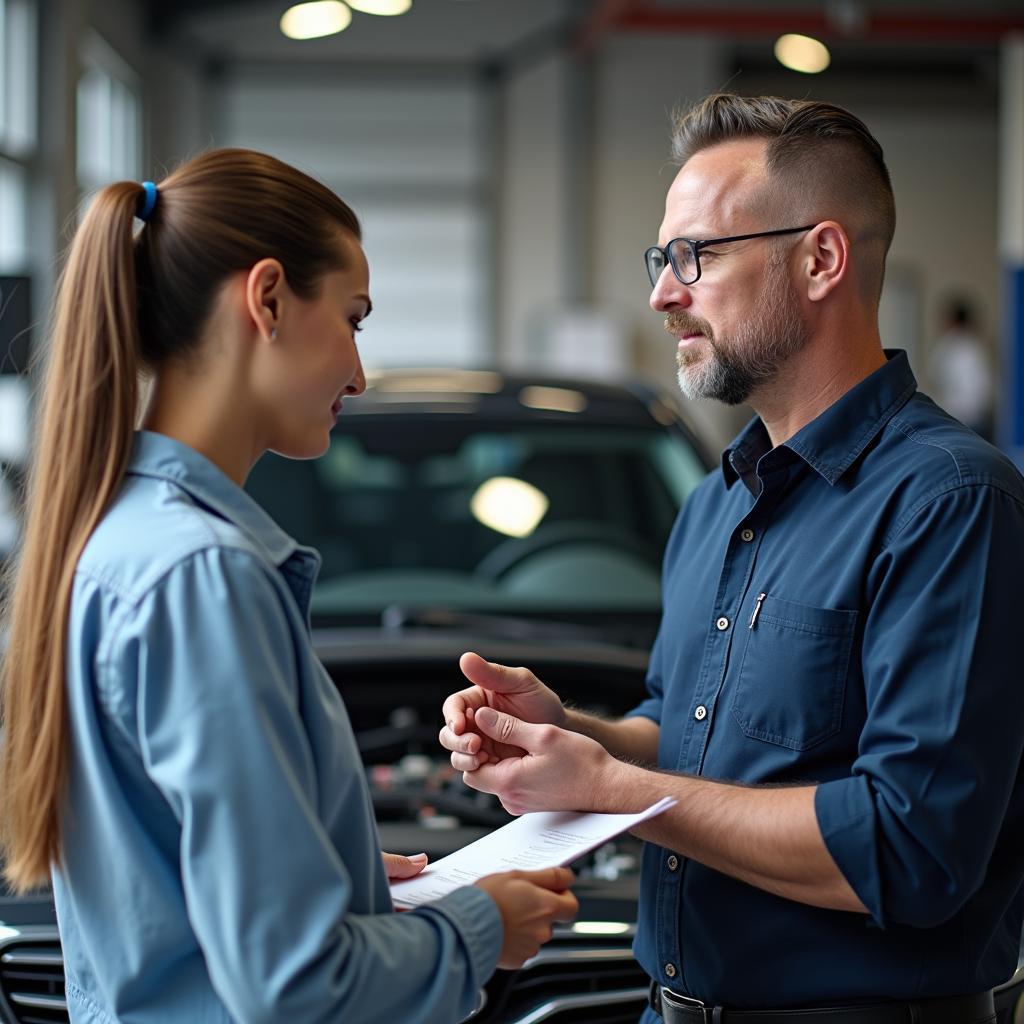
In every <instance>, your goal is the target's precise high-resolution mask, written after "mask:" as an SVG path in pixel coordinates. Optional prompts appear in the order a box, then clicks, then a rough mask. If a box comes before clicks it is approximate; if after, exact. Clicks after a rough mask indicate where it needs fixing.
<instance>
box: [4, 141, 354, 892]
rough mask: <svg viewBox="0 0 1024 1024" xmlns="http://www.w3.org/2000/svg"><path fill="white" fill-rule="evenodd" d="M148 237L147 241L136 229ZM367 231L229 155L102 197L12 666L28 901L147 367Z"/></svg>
mask: <svg viewBox="0 0 1024 1024" xmlns="http://www.w3.org/2000/svg"><path fill="white" fill-rule="evenodd" d="M136 213H138V214H139V216H141V217H144V218H145V227H143V228H142V230H141V231H140V232H139V233H138V235H137V236H134V237H133V226H134V225H133V219H134V217H135V216H136ZM345 238H355V239H357V240H358V239H359V238H360V227H359V220H358V218H357V217H356V215H355V214H354V213H353V212H352V210H351V209H350V208H349V207H348V206H347V205H346V204H345V203H344V202H342V200H341V199H339V198H338V197H337V196H336V195H335V194H334V193H333V192H332V191H331V190H330V189H329V188H327V187H326V186H324V185H323V184H321V183H320V182H318V181H315V180H314V179H313V178H310V177H309V176H308V175H306V174H303V173H302V172H301V171H298V170H296V169H295V168H294V167H290V166H289V165H288V164H285V163H282V162H281V161H280V160H276V159H275V158H274V157H271V156H267V155H266V154H264V153H256V152H253V151H252V150H246V149H221V150H213V151H211V152H209V153H204V154H202V155H201V156H198V157H196V158H195V159H193V160H190V161H189V162H188V163H186V164H184V165H183V166H181V167H179V168H178V169H177V170H176V171H174V173H172V174H171V175H169V176H168V177H167V178H165V179H164V180H163V181H162V182H160V185H159V197H157V188H156V186H154V185H153V184H152V183H151V182H146V183H144V184H143V185H141V186H140V185H137V184H134V183H132V182H120V183H119V184H116V185H110V186H109V187H107V188H105V189H104V190H103V191H102V192H101V193H100V194H99V195H98V196H97V197H96V199H95V200H94V201H93V203H92V206H91V207H90V209H89V211H88V213H87V214H86V217H85V220H84V221H83V223H82V225H81V227H80V228H79V230H78V233H77V235H76V237H75V241H74V243H73V245H72V247H71V253H70V256H69V257H68V262H67V266H66V268H65V270H64V273H63V274H62V275H61V281H60V284H59V286H58V291H57V300H56V307H55V314H54V326H53V338H52V343H51V347H50V352H49V360H48V365H47V370H46V375H45V381H44V386H43V396H42V403H41V408H39V409H38V410H37V417H36V421H37V423H38V424H39V429H38V431H37V441H36V444H35V450H34V453H33V466H32V469H31V471H30V474H29V486H28V501H27V512H26V517H25V527H24V537H23V542H22V546H21V552H20V558H19V560H18V566H17V571H16V577H15V580H14V583H13V585H12V586H10V587H9V588H8V591H7V593H8V606H7V608H6V609H5V613H6V614H5V616H4V619H5V623H6V625H7V638H8V639H7V650H6V655H5V657H4V661H3V666H2V668H0V716H2V723H3V729H4V740H3V744H2V748H0V853H2V854H3V856H4V858H5V865H4V875H5V877H6V879H7V882H8V883H9V884H10V885H11V886H12V887H13V888H14V889H15V890H16V891H19V892H20V891H24V890H26V889H29V888H31V887H33V886H36V885H38V884H40V883H44V882H46V881H48V879H49V874H50V867H51V864H52V863H53V862H54V861H56V860H57V859H58V858H59V855H60V828H59V822H60V810H61V801H62V799H63V794H64V788H65V781H66V778H67V765H68V755H67V748H68V726H67V703H66V695H65V689H64V687H65V666H66V659H67V651H68V623H69V619H70V612H71V594H72V586H73V581H74V574H75V568H76V566H77V564H78V559H79V557H80V556H81V554H82V550H83V549H84V547H85V545H86V542H87V541H88V540H89V537H90V535H91V534H92V532H93V530H95V529H96V526H97V525H98V523H99V521H100V519H101V518H102V517H103V515H104V513H105V512H106V510H107V508H108V507H109V506H110V503H111V502H112V501H113V499H114V497H115V496H116V494H117V492H118V490H119V488H120V486H121V483H122V480H123V479H124V475H125V471H126V469H127V466H128V460H129V458H130V455H131V446H132V435H133V431H134V428H135V423H136V416H137V411H138V410H137V407H138V405H139V379H140V374H141V373H142V371H143V370H150V371H154V372H159V370H160V368H161V367H162V366H164V365H166V364H167V363H168V362H169V361H171V360H175V359H181V358H184V357H186V356H187V355H188V353H189V351H190V350H191V349H194V348H195V347H197V346H198V345H199V344H200V342H201V338H202V337H203V332H204V329H205V325H206V322H207V319H208V316H209V314H210V311H211V309H212V307H213V303H214V300H215V297H216V293H217V290H218V289H219V288H220V287H221V285H222V284H223V282H224V281H225V280H226V279H227V278H228V276H229V275H230V274H232V273H235V272H238V271H244V270H248V269H249V268H250V267H252V266H253V265H254V264H255V263H256V262H258V261H259V260H261V259H263V258H265V257H272V258H274V259H277V260H279V261H280V262H281V265H282V266H283V267H284V270H285V276H286V277H287V279H288V283H289V285H290V287H291V288H292V290H293V291H294V292H295V293H296V294H297V295H300V296H302V297H304V298H308V297H311V296H313V295H314V294H316V293H317V291H318V289H319V287H320V285H321V283H322V280H323V276H324V275H325V274H326V273H328V272H329V271H332V270H337V269H341V268H343V266H344V260H345V256H346V252H347V249H346V247H345V245H343V244H342V242H343V240H344V239H345Z"/></svg>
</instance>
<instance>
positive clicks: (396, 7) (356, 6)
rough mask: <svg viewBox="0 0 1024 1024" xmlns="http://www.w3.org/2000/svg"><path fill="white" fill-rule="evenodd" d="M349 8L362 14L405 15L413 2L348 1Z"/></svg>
mask: <svg viewBox="0 0 1024 1024" xmlns="http://www.w3.org/2000/svg"><path fill="white" fill-rule="evenodd" d="M348 5H349V7H351V8H352V10H354V11H359V12H361V13H362V14H383V15H388V16H389V15H392V14H405V12H406V11H407V10H409V8H410V7H412V0H348Z"/></svg>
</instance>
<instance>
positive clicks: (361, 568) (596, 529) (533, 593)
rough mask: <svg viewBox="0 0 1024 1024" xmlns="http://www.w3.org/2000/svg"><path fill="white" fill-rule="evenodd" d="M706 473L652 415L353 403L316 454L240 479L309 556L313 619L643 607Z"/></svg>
mask: <svg viewBox="0 0 1024 1024" xmlns="http://www.w3.org/2000/svg"><path fill="white" fill-rule="evenodd" d="M637 404H638V403H637ZM704 472H705V469H704V466H703V465H702V462H701V460H700V457H699V456H698V455H697V453H696V452H695V451H694V450H693V448H692V447H691V446H690V444H689V443H688V442H687V440H686V438H685V436H684V434H683V433H682V432H681V431H679V430H677V429H672V428H670V427H666V426H665V425H663V424H661V423H659V422H657V421H656V420H655V419H654V418H653V417H651V418H650V420H649V423H647V424H646V425H636V424H633V423H631V424H629V425H626V426H623V425H621V424H611V425H609V424H602V423H600V422H593V421H588V420H587V419H575V418H574V419H573V420H572V421H569V422H558V423H556V424H553V423H551V422H550V421H547V422H545V421H544V420H539V421H537V422H530V421H528V420H525V419H524V420H522V421H520V420H516V419H512V420H507V421H504V422H502V421H491V422H488V421H486V420H485V419H483V418H482V417H480V416H479V415H474V416H453V415H443V414H428V413H422V414H420V415H396V414H395V413H394V412H390V413H387V414H380V415H376V414H373V413H371V412H368V411H367V412H362V410H360V414H359V415H348V416H346V417H345V418H343V420H342V422H341V424H340V425H339V426H338V428H337V429H336V430H335V431H334V434H333V437H332V441H331V445H330V449H329V451H328V452H327V453H326V454H325V455H324V456H323V457H321V458H320V459H316V460H313V461H309V462H296V461H291V460H286V459H283V458H280V457H278V456H276V455H267V456H264V458H263V459H262V460H261V461H260V462H259V463H258V464H257V466H256V467H255V468H254V470H253V472H252V474H251V476H250V478H249V481H248V483H247V485H246V486H247V489H248V490H249V491H250V493H252V494H253V495H254V497H256V499H257V500H258V501H259V502H260V503H261V504H262V505H263V506H264V508H266V510H267V511H268V512H269V513H270V514H271V515H272V516H273V517H274V519H275V520H276V521H277V522H278V523H279V524H280V525H281V526H282V527H283V528H284V529H285V530H286V531H287V532H288V533H290V534H291V535H292V536H293V537H295V538H296V539H297V540H298V541H300V542H301V543H304V544H308V545H311V546H312V547H315V548H316V549H317V550H318V551H319V552H320V554H321V557H322V559H323V566H322V569H321V572H320V577H319V582H318V585H317V587H316V590H315V592H314V596H313V604H312V610H313V615H314V617H315V619H318V620H319V621H320V622H321V623H326V622H330V621H332V620H333V621H337V622H339V623H341V622H347V621H358V620H360V619H362V618H364V617H366V616H371V617H372V616H378V617H379V616H380V615H381V614H382V613H384V612H385V611H386V610H387V609H389V608H393V607H395V606H401V607H404V608H435V609H436V608H447V609H457V610H461V611H471V612H486V613H501V614H538V613H540V614H545V613H555V614H561V613H566V612H571V611H573V610H578V611H591V612H592V611H599V610H602V609H608V610H611V609H623V610H633V611H640V610H643V611H651V612H655V613H656V612H657V610H658V608H659V606H660V559H661V554H662V550H663V548H664V545H665V541H666V540H667V538H668V534H669V531H670V530H671V527H672V523H673V521H674V519H675V515H676V512H677V511H678V509H679V506H680V504H681V503H682V501H683V499H684V498H685V497H686V495H687V494H688V493H689V491H690V490H691V489H692V488H693V487H694V486H695V485H696V483H697V482H698V481H699V480H700V478H701V477H702V476H703V474H704ZM563 617H567V616H564V615H563Z"/></svg>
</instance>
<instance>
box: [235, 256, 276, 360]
mask: <svg viewBox="0 0 1024 1024" xmlns="http://www.w3.org/2000/svg"><path fill="white" fill-rule="evenodd" d="M284 288H285V277H284V267H282V266H281V263H280V261H279V260H275V259H262V260H260V261H259V262H258V263H255V264H253V266H252V268H251V269H250V270H249V273H248V275H247V277H246V280H245V307H246V311H247V312H248V314H249V316H250V318H251V319H252V324H253V327H254V328H255V330H256V331H257V332H258V333H259V334H260V336H261V337H263V338H264V339H266V340H268V341H270V340H272V339H274V338H276V337H277V324H278V320H279V319H280V316H281V300H282V298H283V297H284V296H283V293H284Z"/></svg>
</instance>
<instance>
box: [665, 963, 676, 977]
mask: <svg viewBox="0 0 1024 1024" xmlns="http://www.w3.org/2000/svg"><path fill="white" fill-rule="evenodd" d="M665 976H666V977H668V978H674V977H675V976H676V965H675V964H665Z"/></svg>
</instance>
